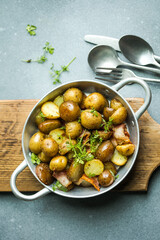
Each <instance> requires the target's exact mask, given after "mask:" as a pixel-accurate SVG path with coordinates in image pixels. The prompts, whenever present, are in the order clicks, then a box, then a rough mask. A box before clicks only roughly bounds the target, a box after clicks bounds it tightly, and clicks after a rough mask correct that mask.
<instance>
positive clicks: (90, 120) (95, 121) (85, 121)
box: [81, 109, 102, 129]
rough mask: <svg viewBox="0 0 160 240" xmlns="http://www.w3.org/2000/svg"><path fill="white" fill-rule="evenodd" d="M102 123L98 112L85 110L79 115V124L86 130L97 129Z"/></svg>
mask: <svg viewBox="0 0 160 240" xmlns="http://www.w3.org/2000/svg"><path fill="white" fill-rule="evenodd" d="M101 123H102V116H101V114H100V113H99V112H97V111H94V110H91V109H86V110H84V111H83V112H82V113H81V124H82V126H83V127H85V128H87V129H99V128H100V126H101Z"/></svg>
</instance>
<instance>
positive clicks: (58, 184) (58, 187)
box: [52, 181, 68, 192]
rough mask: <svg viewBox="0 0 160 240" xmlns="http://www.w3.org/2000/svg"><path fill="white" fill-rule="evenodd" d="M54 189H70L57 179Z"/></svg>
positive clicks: (64, 190) (65, 190)
mask: <svg viewBox="0 0 160 240" xmlns="http://www.w3.org/2000/svg"><path fill="white" fill-rule="evenodd" d="M52 189H53V191H56V189H59V190H61V191H63V192H67V191H68V189H67V188H66V187H64V186H63V185H62V184H61V183H60V182H59V181H57V182H56V183H55V184H53V186H52Z"/></svg>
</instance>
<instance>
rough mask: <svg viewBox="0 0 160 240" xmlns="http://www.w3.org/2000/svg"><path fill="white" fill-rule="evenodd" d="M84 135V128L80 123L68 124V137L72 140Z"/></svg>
mask: <svg viewBox="0 0 160 240" xmlns="http://www.w3.org/2000/svg"><path fill="white" fill-rule="evenodd" d="M81 133H82V126H81V124H80V123H79V122H77V121H74V122H68V123H66V135H67V137H70V138H72V139H74V138H77V137H79V135H80V134H81Z"/></svg>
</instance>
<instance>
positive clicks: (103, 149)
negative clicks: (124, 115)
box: [96, 140, 114, 162]
mask: <svg viewBox="0 0 160 240" xmlns="http://www.w3.org/2000/svg"><path fill="white" fill-rule="evenodd" d="M113 153H114V146H113V144H112V143H111V141H110V140H107V141H105V142H103V143H101V145H100V146H99V147H98V149H97V151H96V157H97V158H98V159H100V160H101V161H102V162H106V161H109V160H110V159H111V157H112V155H113Z"/></svg>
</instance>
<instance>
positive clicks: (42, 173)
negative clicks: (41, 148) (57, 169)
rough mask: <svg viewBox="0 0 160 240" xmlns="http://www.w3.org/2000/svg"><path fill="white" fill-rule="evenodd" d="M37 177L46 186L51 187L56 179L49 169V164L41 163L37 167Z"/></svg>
mask: <svg viewBox="0 0 160 240" xmlns="http://www.w3.org/2000/svg"><path fill="white" fill-rule="evenodd" d="M36 175H37V176H38V178H39V179H40V181H41V182H43V183H44V184H46V185H50V184H52V183H53V180H54V178H53V176H52V171H51V170H50V169H49V166H48V164H47V163H40V164H39V165H37V166H36Z"/></svg>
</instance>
